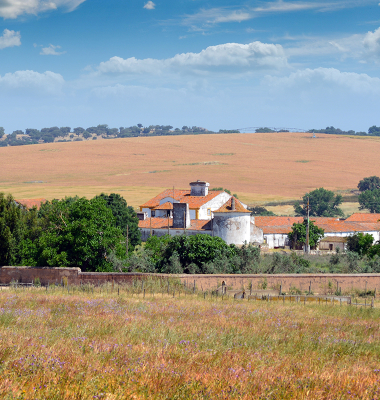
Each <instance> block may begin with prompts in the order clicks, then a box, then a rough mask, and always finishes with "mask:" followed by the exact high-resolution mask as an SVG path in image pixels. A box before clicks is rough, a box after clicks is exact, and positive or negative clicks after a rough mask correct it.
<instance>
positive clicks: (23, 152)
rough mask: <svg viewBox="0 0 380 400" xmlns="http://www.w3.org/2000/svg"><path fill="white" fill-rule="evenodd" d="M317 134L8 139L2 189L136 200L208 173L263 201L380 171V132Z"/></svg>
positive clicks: (214, 181) (351, 185)
mask: <svg viewBox="0 0 380 400" xmlns="http://www.w3.org/2000/svg"><path fill="white" fill-rule="evenodd" d="M311 136H312V135H311V134H308V133H254V134H225V135H197V136H173V137H169V136H163V137H141V138H127V139H110V140H101V141H96V140H91V141H85V142H72V143H51V144H41V145H31V146H19V147H5V148H0V160H1V168H0V191H3V192H6V193H12V194H13V195H14V196H15V197H16V198H37V197H44V198H46V199H52V198H61V197H64V196H66V195H79V196H86V197H92V196H94V195H96V194H99V193H101V192H106V193H110V192H117V193H120V194H121V195H122V196H123V197H124V198H125V199H126V200H127V201H128V203H129V204H130V205H133V206H134V207H137V206H138V205H140V204H142V203H144V202H145V201H147V200H149V199H150V198H151V197H153V196H154V195H155V194H157V193H158V192H160V191H161V190H163V189H165V188H169V187H173V186H174V187H176V188H182V189H186V188H188V187H189V186H188V183H189V182H191V181H194V180H196V179H202V180H206V181H208V182H210V185H211V187H224V188H227V189H229V190H231V192H233V193H237V194H238V195H239V198H240V199H242V200H243V201H245V202H247V203H257V204H262V203H265V202H267V201H284V200H289V199H299V198H300V197H301V196H302V195H303V194H304V193H306V192H307V191H310V190H313V189H315V188H318V187H324V188H326V189H331V190H334V191H340V192H343V193H345V192H349V191H350V190H352V189H355V188H356V186H357V184H358V182H359V180H360V179H362V178H363V177H366V176H371V175H379V170H380V158H379V156H378V155H379V154H380V137H351V136H334V135H323V134H318V135H317V138H315V139H313V138H312V137H311ZM348 207H349V208H350V210H356V209H357V206H356V205H355V204H353V205H352V204H351V205H350V206H348ZM288 208H289V207H288ZM289 210H290V211H288V212H291V209H289Z"/></svg>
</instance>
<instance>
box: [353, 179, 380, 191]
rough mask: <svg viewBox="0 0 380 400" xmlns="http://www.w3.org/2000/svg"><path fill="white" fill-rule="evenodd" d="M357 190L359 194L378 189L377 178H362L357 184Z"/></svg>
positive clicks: (379, 184) (378, 180)
mask: <svg viewBox="0 0 380 400" xmlns="http://www.w3.org/2000/svg"><path fill="white" fill-rule="evenodd" d="M358 189H359V190H360V191H361V192H365V191H366V190H375V189H380V178H379V177H378V176H369V177H368V178H364V179H362V180H361V181H360V182H359V183H358Z"/></svg>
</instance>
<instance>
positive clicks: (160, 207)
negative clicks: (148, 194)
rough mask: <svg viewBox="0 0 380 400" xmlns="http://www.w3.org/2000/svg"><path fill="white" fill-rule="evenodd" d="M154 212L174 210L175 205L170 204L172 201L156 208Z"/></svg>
mask: <svg viewBox="0 0 380 400" xmlns="http://www.w3.org/2000/svg"><path fill="white" fill-rule="evenodd" d="M154 210H173V204H172V203H170V201H167V202H166V203H164V204H161V205H160V206H157V207H154Z"/></svg>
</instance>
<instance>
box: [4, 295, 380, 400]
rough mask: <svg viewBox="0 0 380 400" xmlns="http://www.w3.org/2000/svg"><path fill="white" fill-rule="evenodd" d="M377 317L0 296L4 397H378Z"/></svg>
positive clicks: (325, 309) (293, 308)
mask: <svg viewBox="0 0 380 400" xmlns="http://www.w3.org/2000/svg"><path fill="white" fill-rule="evenodd" d="M379 317H380V312H379V310H377V309H365V310H362V309H356V308H354V307H348V306H345V307H337V306H335V307H332V306H318V305H315V304H313V305H300V304H294V305H290V304H286V305H283V304H281V303H280V304H268V303H265V302H257V303H256V302H255V303H254V302H247V301H241V302H240V301H236V302H234V301H233V300H227V301H226V300H224V301H221V299H220V298H219V299H218V300H217V301H215V300H213V301H211V300H210V299H206V300H203V299H202V298H200V297H192V296H187V297H186V298H185V297H184V296H183V294H182V296H181V298H172V297H168V296H166V297H161V295H157V294H156V296H155V297H154V298H153V297H152V296H151V295H147V297H146V298H145V299H143V298H142V297H141V295H140V297H139V298H137V297H136V296H134V297H131V296H130V295H128V294H126V293H124V292H121V293H120V295H119V296H118V295H117V293H116V292H115V291H114V292H113V293H110V292H108V293H105V292H104V290H103V292H102V293H101V294H100V293H97V294H89V293H87V294H85V293H78V292H75V293H74V294H67V291H66V292H63V291H59V292H58V291H55V292H54V291H49V292H45V289H34V290H33V291H30V290H29V291H21V290H18V291H15V290H14V289H12V290H10V291H8V292H0V329H1V330H0V332H1V333H0V339H1V340H0V369H1V379H0V397H1V398H2V399H379V374H380V369H379V355H380V341H379V340H380V331H379V322H378V321H379Z"/></svg>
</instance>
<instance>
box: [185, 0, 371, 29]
mask: <svg viewBox="0 0 380 400" xmlns="http://www.w3.org/2000/svg"><path fill="white" fill-rule="evenodd" d="M371 1H373V0H362V1H361V2H359V1H357V0H346V1H330V2H318V1H315V2H310V1H293V2H291V1H290V2H287V1H283V0H278V1H271V2H267V3H265V5H263V6H260V7H241V8H240V9H235V10H234V11H231V9H232V7H214V8H209V9H206V8H203V9H201V10H200V11H198V12H197V13H195V14H192V15H186V16H185V17H184V18H183V20H182V24H183V25H188V26H191V27H192V28H193V29H194V30H197V29H199V28H197V27H199V26H202V27H207V26H211V25H213V24H217V23H223V22H241V21H245V20H249V19H253V18H257V17H260V16H261V15H264V14H268V13H288V12H298V11H305V10H315V11H318V12H325V11H333V10H338V9H342V8H352V7H359V6H363V5H365V4H367V3H369V2H371Z"/></svg>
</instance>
